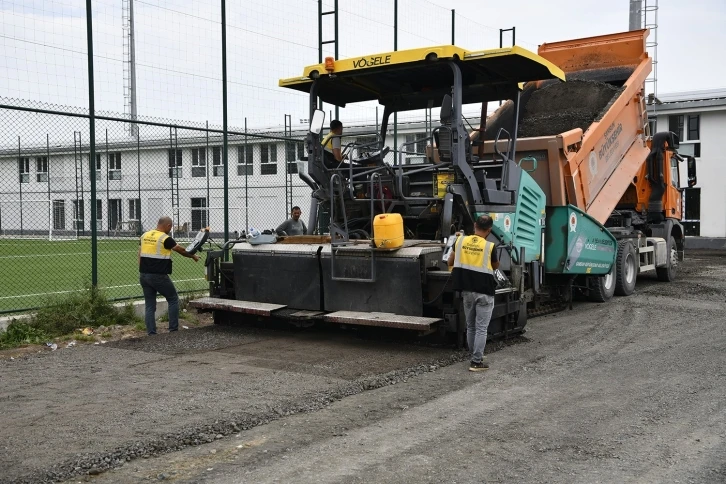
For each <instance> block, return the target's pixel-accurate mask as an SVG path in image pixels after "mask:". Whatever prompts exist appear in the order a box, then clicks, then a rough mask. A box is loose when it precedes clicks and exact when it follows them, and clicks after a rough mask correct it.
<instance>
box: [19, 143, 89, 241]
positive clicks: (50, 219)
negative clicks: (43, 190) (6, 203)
mask: <svg viewBox="0 0 726 484" xmlns="http://www.w3.org/2000/svg"><path fill="white" fill-rule="evenodd" d="M45 154H46V163H47V164H48V166H47V167H46V170H45V176H47V177H48V224H49V225H50V224H52V223H53V202H52V201H51V200H50V197H51V195H50V135H49V134H48V133H45ZM36 168H37V167H36ZM77 207H78V202H76V210H78V208H77ZM20 210H21V211H22V210H23V207H22V205H21V206H20ZM73 229H74V230H75V229H76V227H73Z"/></svg>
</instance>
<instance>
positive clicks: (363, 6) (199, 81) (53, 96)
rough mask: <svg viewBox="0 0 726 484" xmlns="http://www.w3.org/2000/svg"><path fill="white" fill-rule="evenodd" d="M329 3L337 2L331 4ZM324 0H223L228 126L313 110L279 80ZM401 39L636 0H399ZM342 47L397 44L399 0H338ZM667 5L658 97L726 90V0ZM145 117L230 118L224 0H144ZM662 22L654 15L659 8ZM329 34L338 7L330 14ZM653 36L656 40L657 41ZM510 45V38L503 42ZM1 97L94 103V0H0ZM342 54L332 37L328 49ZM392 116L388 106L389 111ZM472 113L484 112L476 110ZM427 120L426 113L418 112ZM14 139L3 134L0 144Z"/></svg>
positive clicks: (313, 58)
mask: <svg viewBox="0 0 726 484" xmlns="http://www.w3.org/2000/svg"><path fill="white" fill-rule="evenodd" d="M121 3H122V0H95V1H94V7H93V8H94V20H93V21H94V31H93V35H94V63H95V69H94V72H95V81H96V82H95V87H96V108H97V110H98V111H109V112H117V113H123V111H124V91H123V72H124V70H123V68H124V63H123V59H124V50H123V31H122V10H121ZM325 3H326V6H325V9H326V10H327V9H329V8H331V5H332V1H331V0H326V2H325ZM317 4H318V2H317V0H276V1H274V2H273V1H262V2H251V1H242V0H236V1H234V0H228V1H227V5H228V7H227V52H228V61H227V62H228V79H229V84H228V86H229V87H228V89H229V104H228V105H229V123H230V125H232V126H235V127H243V126H244V124H245V119H247V122H248V125H249V126H251V127H262V126H276V125H277V126H279V125H282V124H283V122H284V116H285V114H289V115H291V116H292V119H293V122H294V123H295V124H297V123H298V122H299V120H300V118H306V117H307V113H306V109H307V108H306V106H307V104H306V96H305V95H303V94H299V93H295V92H289V91H287V90H284V89H281V88H278V86H277V83H278V80H279V79H280V78H284V77H294V76H297V75H300V74H301V73H302V70H303V67H304V66H306V65H310V64H314V63H317V61H318V50H317V40H318V23H317ZM398 4H399V13H398V18H399V32H398V48H399V49H405V48H413V47H423V46H426V45H438V44H448V43H450V42H451V9H452V8H454V9H456V24H455V25H456V29H455V36H456V44H457V45H459V46H461V47H463V48H466V49H471V50H478V49H486V48H494V47H498V46H499V29H500V28H509V27H512V26H516V41H517V44H518V45H520V46H522V47H524V48H527V49H530V50H532V51H535V52H536V50H537V46H538V45H539V44H541V43H543V42H553V41H559V40H567V39H572V38H579V37H587V36H593V35H600V34H608V33H613V32H618V31H624V30H627V29H628V14H629V0H617V1H615V0H611V1H608V2H603V1H601V0H548V1H540V2H534V1H532V0H509V1H507V2H483V1H481V0H477V1H474V0H451V1H450V2H449V3H447V4H445V3H444V2H440V1H426V0H399V1H398ZM339 6H340V23H339V35H340V38H339V57H340V58H345V57H356V56H360V55H363V54H371V53H378V52H385V51H390V50H393V41H394V30H393V0H340V1H339ZM659 7H660V8H659V9H658V11H657V16H658V18H657V23H658V29H657V40H658V52H657V60H658V84H657V85H658V93H670V92H676V91H686V90H688V91H690V90H700V89H709V88H723V87H726V85H725V84H726V81H724V79H726V67H724V62H723V60H722V58H723V55H722V53H721V51H722V47H723V46H724V45H726V29H724V27H723V24H724V20H726V1H724V0H694V1H690V2H684V1H679V0H661V1H660V2H659ZM134 8H135V17H136V26H135V29H136V30H135V33H136V60H137V86H138V90H137V100H138V109H139V114H141V115H144V116H150V117H158V118H166V119H175V120H184V121H194V122H200V123H204V122H206V121H209V122H210V123H211V124H220V123H221V121H222V88H221V78H222V69H221V48H220V42H221V29H220V20H221V13H220V8H219V1H217V0H134ZM651 22H652V23H655V18H652V17H651ZM324 30H325V32H324V37H325V40H327V39H332V36H333V31H332V16H330V17H327V18H326V21H325V29H324ZM652 37H653V36H652V35H651V39H650V40H654V39H653V38H652ZM510 42H511V38H510V37H506V38H505V44H509V43H510ZM0 49H2V54H0V96H2V97H3V99H2V101H3V102H8V98H12V101H11V102H13V103H18V102H23V100H30V101H39V102H43V103H51V104H55V105H63V106H79V107H87V106H88V90H87V72H88V71H87V60H86V52H87V48H86V19H85V1H84V0H0ZM331 54H332V46H330V48H329V49H328V52H326V55H331ZM381 112H382V110H381ZM472 112H474V111H472ZM375 115H376V110H375V105H372V104H369V105H366V106H363V107H361V108H348V109H345V110H342V111H341V118H342V119H344V120H347V121H348V122H349V123H355V122H364V121H370V120H374V119H375ZM416 116H420V114H416ZM0 141H5V140H0Z"/></svg>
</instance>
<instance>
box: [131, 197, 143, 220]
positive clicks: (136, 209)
mask: <svg viewBox="0 0 726 484" xmlns="http://www.w3.org/2000/svg"><path fill="white" fill-rule="evenodd" d="M129 220H132V221H135V222H138V221H139V220H141V200H139V199H138V198H131V199H129Z"/></svg>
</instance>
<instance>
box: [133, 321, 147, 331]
mask: <svg viewBox="0 0 726 484" xmlns="http://www.w3.org/2000/svg"><path fill="white" fill-rule="evenodd" d="M134 329H136V330H138V331H146V323H143V322H142V323H136V326H134Z"/></svg>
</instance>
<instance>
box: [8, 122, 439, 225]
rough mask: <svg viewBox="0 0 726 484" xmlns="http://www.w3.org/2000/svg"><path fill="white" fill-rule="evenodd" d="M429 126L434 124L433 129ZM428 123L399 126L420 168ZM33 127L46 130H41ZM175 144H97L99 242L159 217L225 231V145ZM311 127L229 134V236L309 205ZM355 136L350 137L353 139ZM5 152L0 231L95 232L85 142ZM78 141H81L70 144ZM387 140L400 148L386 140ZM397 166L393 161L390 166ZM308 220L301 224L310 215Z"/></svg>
mask: <svg viewBox="0 0 726 484" xmlns="http://www.w3.org/2000/svg"><path fill="white" fill-rule="evenodd" d="M429 129H430V128H429ZM425 130H426V125H425V124H424V123H408V124H399V128H398V138H399V142H398V146H399V148H400V146H401V145H402V144H403V143H406V142H411V141H414V144H413V145H411V146H410V148H409V149H410V150H411V151H412V152H411V153H409V154H406V155H405V156H404V161H405V162H412V163H416V162H422V161H423V155H424V150H425V142H419V143H416V142H415V140H420V139H422V138H424V137H425V136H426V134H425ZM34 131H39V132H40V131H42V129H37V130H34ZM374 131H375V126H364V127H348V128H346V133H345V134H346V138H344V141H343V143H344V144H345V143H348V142H352V141H356V142H369V141H371V140H373V141H375V136H371V133H373V132H374ZM189 133H193V134H192V136H185V137H181V136H177V137H170V138H166V139H163V138H158V137H157V139H143V131H142V139H141V141H140V142H138V143H137V141H136V140H135V139H129V138H124V139H119V140H109V141H108V142H106V141H105V139H101V137H99V138H97V140H96V160H95V167H96V170H95V177H96V227H97V230H98V231H99V235H100V236H102V237H114V236H134V235H136V234H137V233H139V231H140V230H142V229H143V230H146V229H148V228H150V227H153V226H155V225H156V221H157V220H158V218H159V217H160V216H162V215H171V216H172V217H173V218H174V219H175V220H174V222H175V232H177V233H178V232H182V233H184V234H188V235H193V233H195V232H196V231H197V230H199V228H201V227H205V226H211V228H212V232H213V233H216V234H221V232H223V229H224V182H223V165H222V139H221V135H219V134H218V133H214V134H213V135H212V134H210V136H209V138H207V136H206V133H204V132H189ZM305 134H306V131H305V129H304V128H299V129H296V130H293V131H292V132H289V137H288V139H289V138H290V137H291V138H295V139H297V140H299V141H295V142H290V141H285V139H283V133H280V132H268V133H264V134H260V133H255V134H254V135H249V136H242V135H230V136H229V140H228V146H229V148H228V160H229V161H228V168H229V175H228V193H229V199H228V207H229V230H230V232H233V231H238V230H244V229H245V228H249V227H256V228H261V229H264V228H274V227H276V226H277V225H278V224H280V223H281V222H282V221H283V220H285V218H286V217H287V216H288V214H289V212H290V209H291V207H292V206H294V205H299V206H300V207H301V208H302V210H303V212H307V210H308V207H309V206H310V194H311V190H310V188H309V187H308V186H307V185H306V184H305V183H304V182H303V181H302V180H301V179H300V178H299V176H298V175H297V172H298V168H299V166H304V165H299V162H300V160H301V158H302V157H303V156H304V144H303V141H302V140H303V139H304V136H305ZM348 136H349V138H348ZM39 139H40V142H38V140H37V139H33V140H24V139H23V137H22V136H21V137H20V139H19V145H18V146H17V147H13V146H3V147H2V148H0V235H4V236H17V235H24V236H38V237H46V236H49V237H52V238H59V237H68V236H71V237H75V236H78V235H81V236H84V235H85V236H88V235H90V227H91V226H90V213H91V212H90V200H91V193H90V187H91V182H90V176H89V173H88V168H89V146H88V143H87V141H86V142H83V143H81V142H80V141H79V142H77V143H74V142H73V141H71V142H70V143H68V144H61V145H58V144H55V145H47V144H46V143H43V140H45V139H46V136H45V134H42V136H39ZM74 139H75V133H74V137H72V138H71V140H74ZM387 144H388V145H389V146H391V147H393V141H392V140H391V139H390V138H389V139H388V142H387ZM388 161H391V162H392V161H393V155H389V160H388ZM305 217H306V215H304V217H303V218H305Z"/></svg>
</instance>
